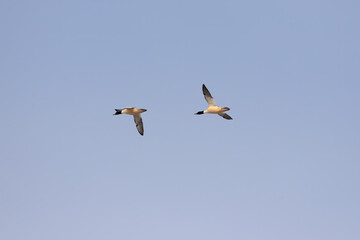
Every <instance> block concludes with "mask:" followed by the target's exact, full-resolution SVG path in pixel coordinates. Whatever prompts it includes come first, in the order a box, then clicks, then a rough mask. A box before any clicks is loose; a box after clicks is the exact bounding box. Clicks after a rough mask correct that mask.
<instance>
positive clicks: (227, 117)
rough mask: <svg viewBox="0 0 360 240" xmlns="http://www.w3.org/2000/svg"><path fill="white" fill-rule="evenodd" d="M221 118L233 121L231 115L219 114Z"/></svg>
mask: <svg viewBox="0 0 360 240" xmlns="http://www.w3.org/2000/svg"><path fill="white" fill-rule="evenodd" d="M219 116H222V117H223V118H225V119H227V120H232V117H230V116H229V115H227V114H226V113H219Z"/></svg>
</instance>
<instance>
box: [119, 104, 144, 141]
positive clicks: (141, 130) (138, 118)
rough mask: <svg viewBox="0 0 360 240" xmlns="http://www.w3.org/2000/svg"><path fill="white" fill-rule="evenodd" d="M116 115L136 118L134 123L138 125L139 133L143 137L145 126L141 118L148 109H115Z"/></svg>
mask: <svg viewBox="0 0 360 240" xmlns="http://www.w3.org/2000/svg"><path fill="white" fill-rule="evenodd" d="M115 111H116V112H115V113H114V114H113V115H119V114H129V115H133V116H134V122H135V124H136V128H137V130H138V131H139V133H140V134H141V135H144V126H143V122H142V118H141V113H143V112H146V111H147V110H146V109H142V108H140V109H138V108H135V107H131V108H123V109H115Z"/></svg>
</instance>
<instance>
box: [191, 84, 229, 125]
mask: <svg viewBox="0 0 360 240" xmlns="http://www.w3.org/2000/svg"><path fill="white" fill-rule="evenodd" d="M202 90H203V93H204V97H205V100H206V101H207V103H208V104H209V106H208V108H207V109H206V110H204V111H199V112H197V113H195V114H197V115H200V114H204V113H213V114H218V115H220V116H221V117H223V118H225V119H227V120H232V118H231V117H230V116H229V115H227V114H226V113H225V111H229V110H230V108H228V107H219V106H217V105H216V104H215V101H214V98H213V97H212V96H211V94H210V92H209V90H208V89H207V88H206V86H205V84H203V85H202Z"/></svg>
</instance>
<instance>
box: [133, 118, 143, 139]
mask: <svg viewBox="0 0 360 240" xmlns="http://www.w3.org/2000/svg"><path fill="white" fill-rule="evenodd" d="M134 122H135V124H136V128H137V130H138V131H139V133H140V134H141V135H144V126H143V122H142V118H141V115H140V114H136V115H134Z"/></svg>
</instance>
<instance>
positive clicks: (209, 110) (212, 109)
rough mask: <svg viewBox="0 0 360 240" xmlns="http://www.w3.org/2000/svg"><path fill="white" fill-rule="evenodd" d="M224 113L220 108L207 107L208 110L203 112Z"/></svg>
mask: <svg viewBox="0 0 360 240" xmlns="http://www.w3.org/2000/svg"><path fill="white" fill-rule="evenodd" d="M222 112H224V110H223V109H222V108H221V107H209V108H208V109H206V110H205V113H215V114H218V113H222Z"/></svg>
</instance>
